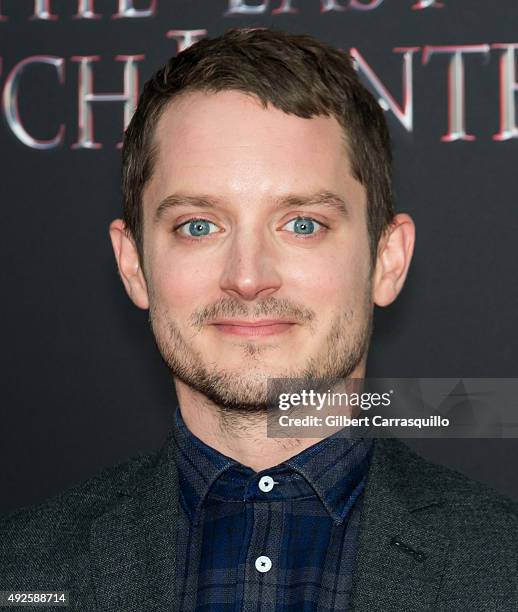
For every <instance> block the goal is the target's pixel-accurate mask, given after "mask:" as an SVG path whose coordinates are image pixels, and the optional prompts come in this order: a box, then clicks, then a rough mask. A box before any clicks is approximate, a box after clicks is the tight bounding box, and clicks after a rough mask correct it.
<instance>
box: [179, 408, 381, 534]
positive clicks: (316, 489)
mask: <svg viewBox="0 0 518 612" xmlns="http://www.w3.org/2000/svg"><path fill="white" fill-rule="evenodd" d="M172 433H173V442H174V446H175V459H176V463H177V466H178V473H179V478H180V492H181V500H182V503H183V506H184V508H185V510H186V512H187V513H188V514H189V516H190V518H191V520H192V521H193V522H194V523H195V524H196V523H197V522H198V521H199V519H200V515H201V512H200V510H201V507H202V505H203V503H204V501H205V500H206V498H207V496H208V495H209V492H210V495H211V496H218V498H219V499H229V501H230V500H232V501H235V500H244V499H252V498H253V496H254V495H259V496H260V495H261V493H260V492H259V490H258V488H257V483H258V481H259V479H260V478H261V476H262V475H268V476H272V477H273V478H274V480H275V481H277V482H278V483H279V485H280V487H278V488H274V489H272V492H271V493H269V494H268V495H269V499H271V500H272V501H274V500H275V499H277V500H278V499H283V498H295V497H302V496H307V495H308V494H310V495H311V494H312V495H314V494H315V493H316V495H317V496H318V498H319V499H320V501H321V502H322V504H323V505H324V507H325V508H326V510H327V511H328V513H329V515H330V516H331V517H332V519H333V520H334V522H335V523H336V524H340V523H342V522H343V521H344V520H345V518H346V517H347V515H348V514H349V511H350V510H351V508H352V506H353V504H354V502H355V501H356V499H357V498H358V496H359V495H360V493H361V491H362V490H363V486H364V484H365V481H366V478H367V472H368V469H369V464H370V459H371V455H372V440H367V439H356V440H351V439H349V438H347V437H345V436H343V435H340V432H336V433H335V434H333V435H332V436H329V437H327V438H324V439H323V440H320V441H319V442H317V443H316V444H314V445H312V446H310V447H308V448H306V449H305V450H303V451H301V452H300V453H298V454H297V455H295V456H293V457H291V458H290V459H288V460H286V461H284V462H283V463H280V464H279V465H277V466H274V467H272V468H268V469H266V470H262V471H261V472H255V471H254V470H252V469H251V468H250V467H248V466H244V465H242V464H241V463H239V462H238V461H235V460H234V459H232V458H230V457H227V456H226V455H223V454H222V453H220V452H219V451H217V450H216V449H214V448H212V447H210V446H208V445H207V444H205V443H204V442H202V440H200V439H199V438H198V437H197V436H195V435H194V434H193V433H192V432H191V431H190V430H189V429H188V428H187V426H186V424H185V422H184V420H183V418H182V415H181V411H180V408H179V407H177V409H176V411H175V416H174V419H173V432H172Z"/></svg>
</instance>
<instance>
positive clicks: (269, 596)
mask: <svg viewBox="0 0 518 612" xmlns="http://www.w3.org/2000/svg"><path fill="white" fill-rule="evenodd" d="M273 482H274V481H273V479H271V477H268V476H266V477H265V476H262V477H261V478H260V479H259V480H258V479H257V478H254V479H253V481H251V482H250V483H249V484H248V486H247V491H246V492H245V500H246V502H245V503H246V504H247V514H248V516H249V517H250V520H251V525H252V528H251V530H250V532H249V533H250V539H249V543H248V549H247V551H246V559H245V563H244V567H243V572H244V580H243V591H242V605H241V607H240V608H239V612H241V611H242V612H275V611H276V610H277V605H278V602H277V585H278V581H279V572H280V562H281V555H282V546H281V543H282V533H283V529H284V521H285V506H286V504H285V502H284V501H283V500H280V499H278V498H277V499H275V500H272V501H268V493H269V492H270V491H271V490H272V488H273V486H274V485H273ZM236 612H237V611H236Z"/></svg>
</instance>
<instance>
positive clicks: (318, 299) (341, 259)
mask: <svg viewBox="0 0 518 612" xmlns="http://www.w3.org/2000/svg"><path fill="white" fill-rule="evenodd" d="M368 263H369V262H368V257H367V255H365V253H364V250H363V249H357V248H354V247H351V248H349V247H347V246H341V247H340V248H334V249H333V250H330V251H329V252H327V253H325V254H324V253H322V254H320V256H319V257H313V256H309V257H305V258H303V259H298V260H297V261H293V262H291V263H290V264H289V267H287V268H286V269H285V272H287V271H288V270H289V275H288V276H287V277H285V278H286V279H288V278H289V281H288V283H289V286H290V288H292V289H293V290H294V291H296V292H297V293H298V294H300V296H301V299H306V300H308V301H311V302H312V303H314V304H318V305H319V309H320V310H325V309H326V307H327V308H328V309H329V310H334V309H335V308H336V307H337V306H339V305H343V304H347V305H350V306H351V307H352V306H353V305H354V304H356V303H359V302H360V301H362V300H363V296H364V295H365V291H366V287H367V284H368V272H369V266H368Z"/></svg>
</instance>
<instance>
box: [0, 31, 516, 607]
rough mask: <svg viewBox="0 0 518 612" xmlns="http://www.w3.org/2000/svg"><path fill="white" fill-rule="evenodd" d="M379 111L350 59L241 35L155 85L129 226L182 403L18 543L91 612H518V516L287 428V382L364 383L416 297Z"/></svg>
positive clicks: (270, 34)
mask: <svg viewBox="0 0 518 612" xmlns="http://www.w3.org/2000/svg"><path fill="white" fill-rule="evenodd" d="M390 177H391V152H390V142H389V135H388V131H387V127H386V124H385V120H384V116H383V112H382V111H381V109H380V108H379V106H378V104H377V103H376V101H375V100H374V98H373V97H372V96H371V95H370V93H369V92H368V91H367V90H366V89H365V88H364V87H363V86H362V85H361V83H360V82H359V80H358V78H357V75H356V73H355V71H354V69H353V67H352V64H351V61H350V59H349V58H348V56H347V55H345V54H343V53H341V52H339V51H337V50H335V49H333V48H331V47H329V46H328V45H325V44H323V43H321V42H318V41H316V40H315V39H312V38H311V37H309V36H299V35H291V34H285V33H281V32H274V31H269V30H233V31H230V32H228V33H226V34H225V35H223V36H221V37H220V38H216V39H213V40H204V41H201V42H199V43H197V44H195V45H193V46H192V47H190V48H189V49H187V50H186V51H184V52H182V53H180V54H179V55H178V56H177V57H176V58H173V59H171V60H170V61H169V62H168V63H167V64H166V66H165V67H164V68H162V69H161V70H159V71H158V72H157V73H156V74H155V75H154V76H153V77H152V79H151V80H150V81H149V82H148V83H147V84H146V86H145V88H144V91H143V93H142V95H141V98H140V100H139V104H138V108H137V110H136V112H135V115H134V117H133V119H132V121H131V124H130V125H129V127H128V129H127V131H126V134H125V141H124V149H123V194H124V218H123V219H117V220H115V221H113V222H112V224H111V225H110V236H111V240H112V244H113V248H114V253H115V257H116V260H117V265H118V269H119V272H120V276H121V279H122V282H123V283H124V286H125V288H126V291H127V293H128V295H129V297H130V298H131V300H132V301H133V302H134V303H135V304H136V305H137V306H138V307H139V308H143V309H149V318H150V323H151V327H152V331H153V334H154V337H155V339H156V343H157V346H158V349H159V351H160V353H161V355H162V357H163V358H164V360H165V362H166V364H167V366H168V367H169V369H170V371H171V375H172V377H173V381H174V384H175V389H176V394H177V397H178V407H177V409H176V411H175V418H174V426H173V430H172V432H171V435H170V436H169V438H168V440H167V442H166V444H165V445H164V447H163V449H162V450H161V451H160V452H158V453H153V454H150V455H146V456H143V457H138V458H136V459H133V460H130V461H128V462H126V463H124V464H122V465H120V466H117V467H115V468H113V469H110V470H107V471H105V472H103V473H102V474H100V475H99V476H97V477H96V478H94V479H92V480H90V481H88V482H86V483H83V484H81V485H79V486H76V487H75V488H73V489H71V490H69V491H67V492H65V493H63V494H62V495H60V496H57V497H56V498H54V499H52V500H49V501H48V502H47V503H44V504H41V505H39V506H37V507H36V508H32V509H29V510H23V511H21V512H19V513H15V514H14V515H12V516H10V517H7V518H6V519H5V520H4V522H3V524H2V528H1V534H2V542H3V543H2V556H1V565H0V567H1V576H2V577H1V583H0V588H2V589H4V590H5V589H9V590H14V589H18V590H24V591H26V592H27V591H35V590H48V589H51V590H53V591H68V593H69V597H70V606H71V608H72V609H74V610H82V611H85V612H93V611H95V610H99V611H103V612H108V611H114V612H115V611H116V612H131V611H137V610H139V611H140V610H142V611H146V612H148V611H150V610H157V611H158V610H164V611H165V610H182V611H184V610H185V611H188V610H204V611H227V610H250V611H252V610H253V611H272V612H273V611H288V610H295V609H301V610H306V611H313V610H319V611H328V610H329V611H331V610H333V611H334V610H362V611H365V612H373V611H376V610H379V611H383V612H389V611H398V612H400V611H403V610H404V611H411V610H416V611H421V610H444V611H446V610H447V611H451V610H487V611H489V610H491V611H496V610H517V609H518V595H517V591H516V584H517V580H516V570H517V563H516V550H517V548H516V520H517V518H516V517H517V514H516V507H515V506H514V504H513V503H512V502H511V501H510V500H507V499H505V498H503V497H501V496H499V495H498V494H496V493H495V492H494V491H492V490H490V489H488V488H486V487H484V486H482V485H480V484H478V483H475V482H472V481H470V480H468V479H466V478H465V477H463V476H461V475H460V474H457V473H455V472H452V471H450V470H448V469H446V468H442V467H438V466H435V465H432V464H430V463H428V462H426V461H424V460H423V459H421V458H419V457H418V456H416V455H415V454H414V453H412V452H411V451H410V450H409V449H408V448H407V447H406V446H405V445H403V444H402V443H400V442H397V441H395V440H390V439H389V440H377V441H375V442H372V441H369V440H367V439H357V440H353V439H348V438H346V437H341V436H335V435H328V436H327V437H325V438H323V439H318V438H273V437H271V436H268V435H267V429H266V411H267V408H268V400H267V393H266V388H267V381H268V380H269V379H272V378H290V379H303V380H309V379H331V378H339V377H351V378H360V379H361V378H363V377H364V376H365V365H366V359H367V353H368V347H369V341H370V336H371V329H372V313H373V307H374V304H376V305H378V306H386V305H388V304H390V303H391V302H392V301H393V300H394V299H395V298H396V297H397V295H398V294H399V292H400V291H401V289H402V286H403V284H404V281H405V277H406V274H407V271H408V267H409V265H410V260H411V256H412V252H413V245H414V225H413V222H412V220H411V218H410V217H409V216H408V215H406V214H402V213H400V214H395V213H394V211H393V202H392V192H391V184H390Z"/></svg>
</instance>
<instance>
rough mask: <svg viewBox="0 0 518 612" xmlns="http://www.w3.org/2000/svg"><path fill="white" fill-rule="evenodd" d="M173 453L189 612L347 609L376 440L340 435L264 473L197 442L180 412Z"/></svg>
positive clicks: (183, 590)
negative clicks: (370, 464)
mask: <svg viewBox="0 0 518 612" xmlns="http://www.w3.org/2000/svg"><path fill="white" fill-rule="evenodd" d="M338 433H339V432H338ZM173 444H174V452H175V459H176V462H177V467H178V472H179V478H180V517H179V525H178V541H177V557H176V558H177V564H176V575H177V589H178V592H177V595H178V598H179V601H180V610H181V611H182V612H190V611H196V612H202V611H203V612H237V611H246V612H295V611H296V612H313V611H317V610H318V611H319V612H328V611H329V612H330V611H331V610H332V611H333V612H336V611H338V610H347V609H348V601H349V594H350V590H351V579H352V569H353V564H354V560H355V555H356V540H357V535H358V523H359V517H360V510H361V501H362V492H363V489H364V485H365V481H366V478H367V472H368V466H369V462H370V457H371V454H372V453H371V450H372V440H350V439H348V438H345V437H343V436H339V435H337V434H334V435H332V436H330V437H328V438H325V439H323V440H321V441H319V442H318V443H317V444H314V445H313V446H311V447H309V448H307V449H306V450H304V451H302V452H301V453H299V454H298V455H295V456H294V457H292V458H291V459H289V460H287V461H284V462H283V463H280V464H279V465H277V466H275V467H272V468H268V469H265V470H262V471H261V472H255V471H254V470H252V469H251V468H249V467H246V466H244V465H242V464H240V463H238V462H237V461H234V460H233V459H231V458H229V457H227V456H225V455H223V454H221V453H220V452H218V451H216V450H215V449H213V448H211V447H209V446H207V445H206V444H205V443H204V442H202V441H201V440H200V439H199V438H197V437H196V436H194V435H193V434H192V433H191V432H190V431H189V429H188V428H187V426H186V425H185V423H184V421H183V419H182V416H181V412H180V410H179V408H177V409H176V413H175V419H174V425H173Z"/></svg>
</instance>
